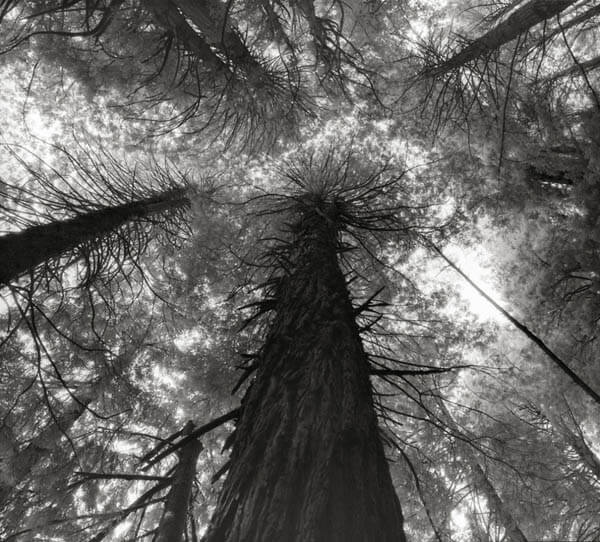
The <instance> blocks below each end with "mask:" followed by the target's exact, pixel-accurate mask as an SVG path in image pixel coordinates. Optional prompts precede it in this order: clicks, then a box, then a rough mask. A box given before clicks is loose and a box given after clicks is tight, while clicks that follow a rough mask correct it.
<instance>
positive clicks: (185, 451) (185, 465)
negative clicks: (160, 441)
mask: <svg viewBox="0 0 600 542" xmlns="http://www.w3.org/2000/svg"><path fill="white" fill-rule="evenodd" d="M193 428H194V427H193V425H192V424H190V425H189V426H188V427H187V433H189V432H191V431H192V430H193ZM201 451H202V444H201V443H200V441H199V440H197V439H194V440H191V441H189V442H188V443H187V444H185V446H183V448H182V450H181V452H180V454H179V463H178V465H177V468H176V470H175V477H174V479H173V483H172V485H171V489H170V490H169V494H168V495H167V502H166V504H165V510H164V513H163V516H162V518H161V520H160V525H159V527H158V533H157V535H156V538H155V542H181V540H183V535H184V533H185V525H186V517H187V511H188V506H189V502H190V496H191V493H192V483H193V482H194V476H195V475H196V461H197V460H198V455H199V454H200V452H201Z"/></svg>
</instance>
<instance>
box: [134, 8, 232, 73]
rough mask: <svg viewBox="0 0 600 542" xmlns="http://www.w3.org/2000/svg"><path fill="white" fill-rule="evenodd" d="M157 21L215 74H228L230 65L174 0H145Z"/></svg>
mask: <svg viewBox="0 0 600 542" xmlns="http://www.w3.org/2000/svg"><path fill="white" fill-rule="evenodd" d="M143 1H144V5H145V6H146V8H147V9H148V10H149V11H150V12H151V13H152V15H153V17H154V19H155V20H156V22H157V23H158V24H159V25H160V26H161V27H162V28H164V29H165V30H167V31H170V32H172V33H173V35H174V36H175V37H176V39H177V40H178V41H179V42H180V43H181V45H183V47H184V48H185V49H186V50H187V52H188V53H190V54H192V55H195V56H196V57H197V58H198V59H200V60H201V61H202V62H204V63H205V64H206V65H207V66H209V67H210V68H211V69H212V70H213V72H214V73H215V75H220V74H226V73H228V72H229V67H228V66H227V65H226V64H225V63H224V62H223V61H222V60H221V59H220V58H219V57H218V56H217V55H216V54H215V53H214V52H213V50H212V49H211V47H210V45H209V43H207V42H206V40H205V38H204V37H203V36H202V35H200V34H199V33H198V32H196V30H194V28H192V26H190V24H189V23H188V22H187V20H186V18H185V15H184V14H183V13H181V12H180V11H179V9H178V7H177V5H176V4H175V3H174V2H173V1H172V0H167V1H165V0H143Z"/></svg>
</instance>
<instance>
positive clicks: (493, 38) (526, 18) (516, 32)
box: [426, 0, 577, 77]
mask: <svg viewBox="0 0 600 542" xmlns="http://www.w3.org/2000/svg"><path fill="white" fill-rule="evenodd" d="M576 1H577V0H529V1H527V2H524V3H523V4H522V5H521V6H519V7H517V8H516V9H514V10H513V11H512V13H511V14H510V15H509V16H508V17H507V18H506V19H504V20H503V21H501V22H500V23H498V24H497V25H496V26H495V27H494V28H492V29H491V30H489V31H488V32H486V33H485V34H484V35H483V36H480V37H479V38H477V39H476V40H475V41H473V42H472V43H470V44H469V45H467V46H466V47H465V48H464V49H462V50H461V51H459V52H458V53H457V54H455V55H454V56H452V57H450V58H449V59H448V60H446V61H444V62H442V63H441V64H440V65H438V66H434V67H433V68H431V69H429V70H427V72H426V73H427V75H428V76H429V77H438V76H440V75H444V74H446V73H448V72H449V71H451V70H454V69H457V68H460V67H462V66H464V65H465V64H467V63H469V62H472V61H474V60H477V59H478V58H479V57H480V56H482V55H484V54H486V53H489V52H490V51H495V50H496V49H499V48H500V47H501V46H502V45H504V44H505V43H508V42H510V41H512V40H514V39H517V38H518V37H519V36H520V35H521V34H523V33H525V32H527V31H528V30H529V29H530V28H532V27H533V26H535V25H536V24H539V23H542V22H544V21H545V20H547V19H550V18H552V17H554V16H556V15H558V14H559V13H561V12H562V11H564V10H565V9H567V8H568V7H569V6H571V5H573V4H575V2H576Z"/></svg>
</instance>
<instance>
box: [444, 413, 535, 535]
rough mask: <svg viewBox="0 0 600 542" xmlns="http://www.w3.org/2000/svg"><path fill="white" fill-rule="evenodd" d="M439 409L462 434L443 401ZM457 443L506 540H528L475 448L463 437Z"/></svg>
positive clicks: (455, 429)
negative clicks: (487, 472)
mask: <svg viewBox="0 0 600 542" xmlns="http://www.w3.org/2000/svg"><path fill="white" fill-rule="evenodd" d="M439 410H440V412H441V418H442V420H443V421H444V423H446V424H447V425H448V427H449V428H450V429H451V430H452V431H453V432H455V433H457V434H461V433H462V431H461V430H460V428H459V427H458V426H457V424H456V422H455V421H454V419H453V418H452V415H451V414H450V412H448V409H447V408H446V406H445V405H444V403H443V402H442V401H440V402H439ZM456 444H457V445H458V447H459V449H460V452H461V455H462V456H463V457H464V458H465V459H466V460H467V463H468V465H469V469H470V471H471V481H472V483H473V487H474V488H475V489H476V490H477V491H479V492H480V493H481V494H482V495H483V496H484V497H485V498H486V499H487V502H488V506H489V509H490V512H491V513H492V515H493V517H494V518H495V520H496V521H497V523H498V524H499V525H500V526H501V527H503V528H504V532H505V534H504V540H506V542H527V538H526V537H525V535H524V534H523V531H521V529H520V528H519V525H518V524H517V522H516V521H515V519H514V518H513V516H512V514H511V513H510V510H509V508H508V507H507V506H506V504H505V503H504V501H503V500H502V498H501V497H500V495H499V494H498V492H497V491H496V488H495V487H494V486H493V484H492V483H491V482H490V480H489V478H488V476H487V474H486V473H485V471H484V469H483V468H482V467H481V464H480V463H479V460H478V458H477V456H476V455H475V453H474V452H473V450H472V449H471V448H470V446H469V445H468V444H466V443H465V442H464V441H463V440H461V439H456Z"/></svg>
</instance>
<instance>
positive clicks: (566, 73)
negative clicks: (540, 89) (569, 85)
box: [547, 55, 600, 81]
mask: <svg viewBox="0 0 600 542" xmlns="http://www.w3.org/2000/svg"><path fill="white" fill-rule="evenodd" d="M598 68H600V55H599V56H595V57H594V58H592V59H590V60H586V61H584V62H580V63H579V64H574V65H573V66H569V67H568V68H566V69H564V70H561V71H559V72H556V73H554V74H552V75H551V76H550V77H549V78H548V79H547V80H549V81H557V80H558V79H561V78H563V77H576V76H579V75H583V74H584V73H586V74H587V73H589V72H591V71H592V70H596V69H598Z"/></svg>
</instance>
